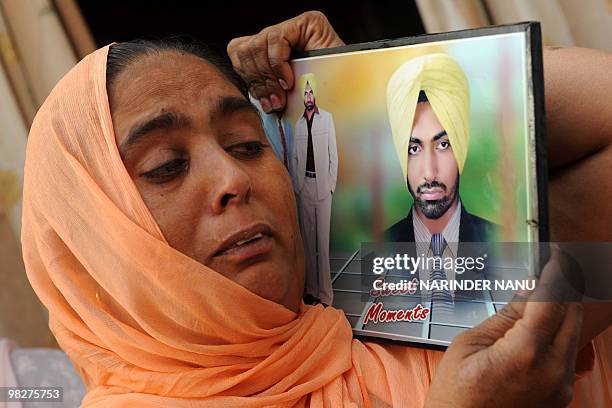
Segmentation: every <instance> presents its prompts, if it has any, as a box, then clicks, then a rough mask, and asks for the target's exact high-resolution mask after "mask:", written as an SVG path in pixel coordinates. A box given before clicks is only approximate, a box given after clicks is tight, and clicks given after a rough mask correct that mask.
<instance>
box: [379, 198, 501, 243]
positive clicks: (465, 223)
mask: <svg viewBox="0 0 612 408" xmlns="http://www.w3.org/2000/svg"><path fill="white" fill-rule="evenodd" d="M494 229H495V224H493V223H492V222H490V221H487V220H485V219H484V218H480V217H478V216H476V215H473V214H470V213H469V212H467V210H466V209H465V207H464V206H463V205H461V222H460V224H459V242H486V241H487V240H488V239H489V238H488V237H489V236H490V234H491V233H492V232H493V231H494ZM385 241H387V242H414V229H413V226H412V208H411V209H410V211H409V212H408V216H406V217H405V218H402V219H401V220H400V221H398V222H397V223H395V224H393V225H392V226H391V228H389V229H388V230H387V231H385Z"/></svg>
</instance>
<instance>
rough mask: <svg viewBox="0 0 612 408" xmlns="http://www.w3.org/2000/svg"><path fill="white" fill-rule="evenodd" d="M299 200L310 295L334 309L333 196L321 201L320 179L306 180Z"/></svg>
mask: <svg viewBox="0 0 612 408" xmlns="http://www.w3.org/2000/svg"><path fill="white" fill-rule="evenodd" d="M298 200H299V208H300V223H301V230H302V239H303V241H304V256H305V258H306V293H307V294H309V295H312V296H314V297H316V298H319V299H320V300H321V302H323V303H326V304H328V305H331V304H332V301H333V296H334V292H333V289H332V284H331V274H330V273H331V272H330V266H329V228H330V221H331V206H332V194H331V192H330V193H329V195H328V196H327V197H325V198H323V199H321V200H319V199H318V198H317V181H316V178H309V177H306V178H305V179H304V187H303V188H302V191H301V192H300V194H299V195H298Z"/></svg>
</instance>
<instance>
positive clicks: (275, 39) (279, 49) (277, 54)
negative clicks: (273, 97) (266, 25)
mask: <svg viewBox="0 0 612 408" xmlns="http://www.w3.org/2000/svg"><path fill="white" fill-rule="evenodd" d="M290 57H291V44H290V43H289V41H288V40H287V39H286V38H285V37H284V36H283V33H282V31H281V30H279V29H276V28H274V29H271V30H270V32H269V33H268V60H269V61H270V68H271V69H272V71H273V72H274V75H275V76H276V78H277V80H278V82H279V85H280V86H281V88H282V89H283V90H284V91H288V90H290V89H291V88H293V70H292V69H291V66H290V65H289V62H288V61H289V58H290Z"/></svg>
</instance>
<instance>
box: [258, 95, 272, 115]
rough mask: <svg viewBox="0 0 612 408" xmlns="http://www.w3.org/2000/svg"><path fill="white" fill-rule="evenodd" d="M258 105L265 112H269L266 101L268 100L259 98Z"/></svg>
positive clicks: (268, 105)
mask: <svg viewBox="0 0 612 408" xmlns="http://www.w3.org/2000/svg"><path fill="white" fill-rule="evenodd" d="M259 103H260V104H261V108H262V109H263V110H264V111H265V112H269V111H270V101H269V100H268V98H261V99H260V100H259Z"/></svg>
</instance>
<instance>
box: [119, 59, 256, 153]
mask: <svg viewBox="0 0 612 408" xmlns="http://www.w3.org/2000/svg"><path fill="white" fill-rule="evenodd" d="M226 97H238V98H243V99H244V96H243V95H242V94H241V92H240V91H239V90H238V89H237V88H236V86H235V85H234V84H232V83H231V82H230V81H229V80H228V79H227V78H225V77H224V76H223V75H222V74H221V73H220V72H219V70H218V69H216V68H215V67H214V66H213V65H212V64H210V63H208V62H206V61H204V60H202V59H201V58H199V57H196V56H194V55H190V54H180V53H178V52H172V51H164V52H160V53H155V54H151V55H146V56H142V57H139V58H138V59H137V60H135V61H134V62H132V63H131V64H130V65H128V66H127V67H126V68H125V69H124V70H123V71H122V72H121V73H120V74H119V75H118V76H117V78H116V80H115V81H114V82H113V85H112V88H111V89H110V90H109V102H110V106H111V114H112V118H113V127H114V129H115V137H116V139H117V142H118V144H120V143H121V142H122V140H123V139H124V138H125V137H127V134H128V131H129V129H130V128H131V127H133V126H134V125H135V124H136V123H138V122H141V121H142V120H143V119H145V118H146V117H150V116H151V115H155V114H157V113H159V112H162V111H179V112H182V113H183V114H185V115H187V116H197V117H203V116H207V115H209V114H210V113H212V110H213V109H214V107H215V106H216V104H217V103H218V101H219V100H220V99H223V98H226Z"/></svg>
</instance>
